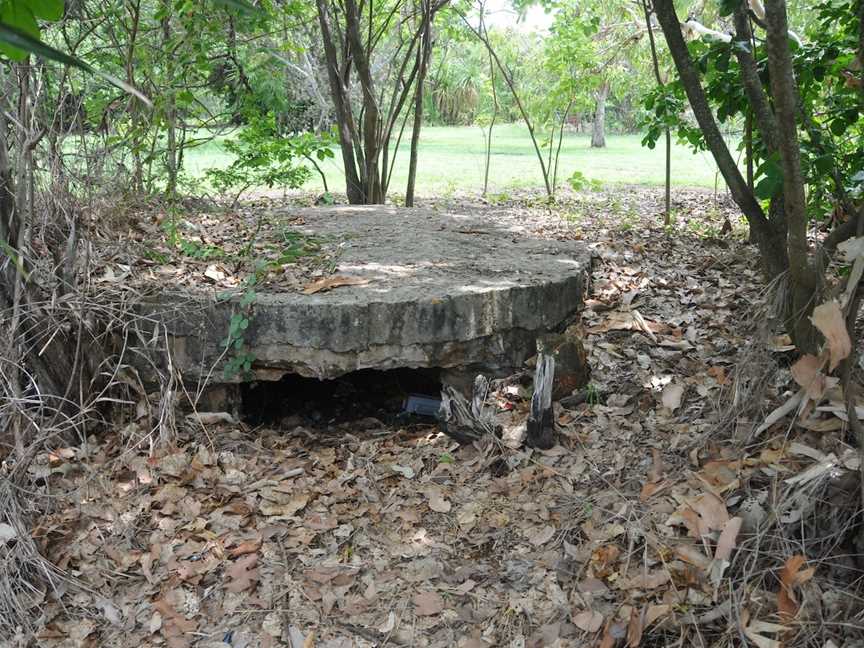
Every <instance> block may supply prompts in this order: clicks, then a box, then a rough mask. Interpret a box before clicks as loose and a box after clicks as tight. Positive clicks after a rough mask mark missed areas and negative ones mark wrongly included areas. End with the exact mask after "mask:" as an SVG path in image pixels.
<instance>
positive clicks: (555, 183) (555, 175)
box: [549, 99, 573, 194]
mask: <svg viewBox="0 0 864 648" xmlns="http://www.w3.org/2000/svg"><path fill="white" fill-rule="evenodd" d="M572 107H573V99H570V101H569V102H568V104H567V108H566V109H565V110H564V115H563V116H562V117H561V123H560V124H559V125H558V146H556V147H555V163H554V164H553V165H552V193H553V194H554V193H555V191H556V189H557V188H558V160H560V159H561V146H562V144H563V143H564V126H565V124H567V117H568V116H569V115H570V108H572ZM549 147H550V148H551V147H552V142H551V141H550V142H549Z"/></svg>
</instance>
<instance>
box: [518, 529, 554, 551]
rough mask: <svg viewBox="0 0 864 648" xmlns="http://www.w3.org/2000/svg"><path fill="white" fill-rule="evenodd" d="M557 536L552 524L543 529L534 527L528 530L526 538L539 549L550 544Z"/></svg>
mask: <svg viewBox="0 0 864 648" xmlns="http://www.w3.org/2000/svg"><path fill="white" fill-rule="evenodd" d="M554 536H555V527H553V526H552V525H550V524H547V525H546V526H542V527H533V528H531V529H527V530H526V531H525V537H527V538H528V542H530V543H531V544H533V545H534V546H535V547H539V546H540V545H544V544H546V543H547V542H549V541H550V540H551V539H552V538H553V537H554Z"/></svg>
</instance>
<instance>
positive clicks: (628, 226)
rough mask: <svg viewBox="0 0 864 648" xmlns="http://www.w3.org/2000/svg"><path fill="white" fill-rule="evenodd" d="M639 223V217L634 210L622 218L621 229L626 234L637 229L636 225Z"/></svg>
mask: <svg viewBox="0 0 864 648" xmlns="http://www.w3.org/2000/svg"><path fill="white" fill-rule="evenodd" d="M638 221H639V217H638V216H637V215H636V213H635V212H633V211H632V210H630V211H628V212H627V213H625V214H624V215H623V216H622V217H621V229H622V230H624V231H625V232H629V231H630V230H632V229H633V228H634V227H636V223H637V222H638Z"/></svg>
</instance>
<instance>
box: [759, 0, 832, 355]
mask: <svg viewBox="0 0 864 648" xmlns="http://www.w3.org/2000/svg"><path fill="white" fill-rule="evenodd" d="M765 22H766V27H767V44H768V68H769V71H770V74H771V96H772V98H773V100H774V111H775V116H776V119H777V127H778V133H783V136H782V137H778V138H777V145H778V149H779V151H780V162H781V166H782V168H783V205H784V207H785V217H786V226H787V229H788V235H787V250H788V255H789V276H790V279H791V281H790V287H791V298H792V304H791V307H792V313H794V318H793V321H792V325H793V327H794V328H793V330H791V331H790V334H791V335H792V338H793V339H794V340H795V344H796V346H797V347H798V348H799V349H801V350H802V351H804V352H805V353H815V352H816V350H817V347H818V345H819V339H820V336H819V335H818V333H817V331H816V329H815V327H814V326H813V324H812V322H811V321H810V318H809V315H810V314H811V313H812V312H813V308H814V307H815V306H816V303H815V302H816V298H817V296H818V292H819V283H820V282H819V278H820V274H821V272H820V271H818V270H817V268H816V267H815V264H813V263H812V261H811V259H810V255H809V246H808V243H807V199H806V196H805V194H804V176H803V173H802V171H801V149H800V147H799V144H798V124H797V122H796V113H797V110H798V89H797V86H796V84H795V72H794V70H793V68H792V53H791V52H790V50H789V25H788V21H787V18H786V2H785V0H768V2H766V3H765Z"/></svg>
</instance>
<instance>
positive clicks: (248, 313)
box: [219, 267, 264, 380]
mask: <svg viewBox="0 0 864 648" xmlns="http://www.w3.org/2000/svg"><path fill="white" fill-rule="evenodd" d="M263 272H264V269H263V267H262V268H260V269H259V270H257V271H256V272H254V273H252V274H250V275H249V276H248V277H246V279H245V281H244V282H243V292H242V294H241V295H240V299H239V300H238V301H237V309H238V310H237V311H236V312H234V313H233V314H232V315H231V319H230V320H229V322H228V334H227V335H226V336H225V339H224V340H222V346H223V347H224V348H225V353H226V354H227V358H228V359H227V361H226V362H225V367H224V368H223V375H224V376H225V379H226V380H231V379H233V378H235V377H236V376H243V377H244V378H245V377H248V375H249V373H250V372H251V370H252V363H253V362H255V354H254V353H252V352H251V351H250V350H249V347H248V345H247V344H246V330H247V329H248V328H249V324H250V322H251V318H252V315H253V311H254V305H255V301H256V300H257V298H258V294H257V293H256V292H255V286H256V285H257V284H258V282H259V281H260V278H261V275H262V273H263ZM233 297H234V295H233V294H232V293H230V292H228V293H222V294H220V295H219V298H220V300H221V301H229V300H231V299H232V298H233Z"/></svg>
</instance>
